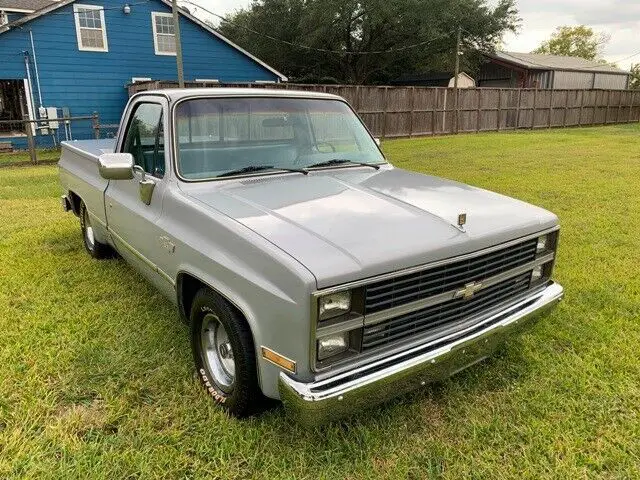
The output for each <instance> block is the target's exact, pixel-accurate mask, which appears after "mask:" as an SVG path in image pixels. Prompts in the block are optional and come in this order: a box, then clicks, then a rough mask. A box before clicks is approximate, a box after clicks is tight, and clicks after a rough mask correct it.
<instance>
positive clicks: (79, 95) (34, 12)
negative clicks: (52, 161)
mask: <svg viewBox="0 0 640 480" xmlns="http://www.w3.org/2000/svg"><path fill="white" fill-rule="evenodd" d="M180 30H181V39H182V51H183V57H184V76H185V80H187V81H203V82H207V83H214V82H221V83H235V82H281V81H286V80H287V79H286V77H285V76H283V75H282V74H281V73H279V72H277V71H276V70H275V69H273V68H271V67H270V66H269V65H267V64H265V63H264V62H262V61H260V60H259V59H258V58H256V57H254V56H253V55H251V54H250V53H249V52H247V51H245V50H243V49H242V48H240V47H239V46H237V45H235V44H234V43H232V42H231V41H230V40H228V39H227V38H225V37H223V36H222V35H221V34H220V33H218V32H217V31H216V30H214V29H213V28H211V27H210V26H209V25H207V24H205V23H204V22H202V21H200V20H199V19H197V18H195V17H194V16H193V15H191V14H189V12H188V11H186V10H182V9H181V10H180ZM0 62H1V64H0V120H5V121H6V120H16V119H22V118H24V116H25V115H28V116H29V118H30V119H39V118H48V119H53V118H55V117H56V116H57V118H61V117H62V116H68V115H71V116H72V117H78V116H90V115H92V114H93V113H94V112H97V113H98V115H99V119H100V123H101V124H117V123H118V122H119V121H120V116H121V114H122V110H123V109H124V106H125V104H126V102H127V100H128V93H127V88H126V86H127V85H129V84H131V83H133V82H136V81H143V80H176V79H177V69H176V37H175V33H174V27H173V20H172V15H171V2H170V1H169V0H146V1H145V0H142V1H141V0H57V1H54V0H0ZM45 126H48V127H49V128H46V129H45V128H37V129H36V128H33V129H32V131H33V132H34V133H35V134H36V138H37V143H38V145H45V144H50V143H54V142H57V141H60V140H66V139H68V138H74V139H82V138H90V137H91V136H93V134H94V131H93V128H92V123H91V121H84V122H75V121H74V122H71V125H69V126H67V125H65V124H64V122H55V121H51V122H49V123H48V124H46V125H45ZM0 142H2V143H6V142H11V143H12V145H13V147H14V148H24V146H25V145H26V135H25V129H24V126H23V125H22V124H7V123H0Z"/></svg>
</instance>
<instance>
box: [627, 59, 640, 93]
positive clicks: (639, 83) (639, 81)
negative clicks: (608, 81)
mask: <svg viewBox="0 0 640 480" xmlns="http://www.w3.org/2000/svg"><path fill="white" fill-rule="evenodd" d="M629 88H633V89H634V90H637V89H640V63H636V64H635V65H631V81H630V82H629Z"/></svg>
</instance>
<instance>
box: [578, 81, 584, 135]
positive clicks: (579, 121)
mask: <svg viewBox="0 0 640 480" xmlns="http://www.w3.org/2000/svg"><path fill="white" fill-rule="evenodd" d="M581 92H582V95H580V116H579V117H578V126H579V127H581V126H582V111H583V110H584V90H581Z"/></svg>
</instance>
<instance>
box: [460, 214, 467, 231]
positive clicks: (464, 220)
mask: <svg viewBox="0 0 640 480" xmlns="http://www.w3.org/2000/svg"><path fill="white" fill-rule="evenodd" d="M466 223H467V214H466V213H461V214H460V215H458V227H460V229H461V230H464V225H465V224H466Z"/></svg>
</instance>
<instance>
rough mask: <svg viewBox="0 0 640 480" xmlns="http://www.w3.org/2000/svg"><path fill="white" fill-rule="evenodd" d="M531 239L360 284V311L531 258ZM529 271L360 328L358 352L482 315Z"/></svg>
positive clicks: (512, 293) (518, 288) (524, 285)
mask: <svg viewBox="0 0 640 480" xmlns="http://www.w3.org/2000/svg"><path fill="white" fill-rule="evenodd" d="M536 244H537V240H536V239H531V240H528V241H526V242H522V243H520V244H517V245H512V246H510V247H506V248H503V249H501V250H497V251H494V252H491V253H487V254H484V255H479V256H477V257H474V258H469V259H466V260H460V261H458V262H455V261H454V262H452V263H450V264H447V265H443V266H440V267H436V268H432V269H429V270H424V271H421V272H417V273H411V274H408V275H402V276H399V277H394V278H391V279H388V280H382V281H379V282H376V283H373V284H371V285H368V286H367V287H366V288H365V312H366V315H370V314H372V313H376V312H381V311H383V310H387V309H389V308H393V307H397V306H401V305H405V304H407V303H410V302H414V301H416V300H422V299H426V298H429V297H432V296H435V295H439V294H442V293H445V292H451V291H455V290H456V289H459V288H464V286H465V285H466V284H468V283H471V282H481V281H484V280H486V279H488V278H491V277H494V276H496V275H500V274H502V273H505V272H508V271H510V270H513V269H515V268H518V267H521V266H523V265H526V264H528V263H529V262H532V261H533V260H535V258H536ZM530 274H531V272H525V273H522V274H518V275H517V276H515V277H512V278H510V279H507V280H504V281H502V282H500V283H497V284H495V285H492V286H490V287H487V288H485V289H482V290H480V291H479V292H477V293H476V294H475V295H474V296H473V298H471V299H468V300H465V299H464V298H459V299H452V300H449V301H446V302H443V303H439V304H437V305H432V306H430V307H425V308H423V309H421V310H418V311H414V312H410V313H407V314H405V315H401V316H398V317H394V318H390V319H388V320H385V321H382V322H380V323H377V324H373V325H367V326H365V327H364V332H363V337H362V351H367V350H370V349H373V348H377V347H380V346H383V345H387V344H390V343H393V342H398V341H401V340H402V339H405V338H408V337H411V336H415V335H421V334H426V333H428V332H429V331H431V330H433V331H437V330H442V329H444V328H446V327H448V326H454V325H457V324H459V323H461V322H464V321H465V320H466V319H467V318H471V317H473V316H476V315H479V314H482V312H483V311H488V310H490V309H491V308H493V307H496V306H498V305H500V304H502V303H504V302H506V301H508V300H509V299H511V298H514V297H516V296H517V295H520V294H521V293H523V292H525V291H526V290H527V289H528V288H529V286H530Z"/></svg>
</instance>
